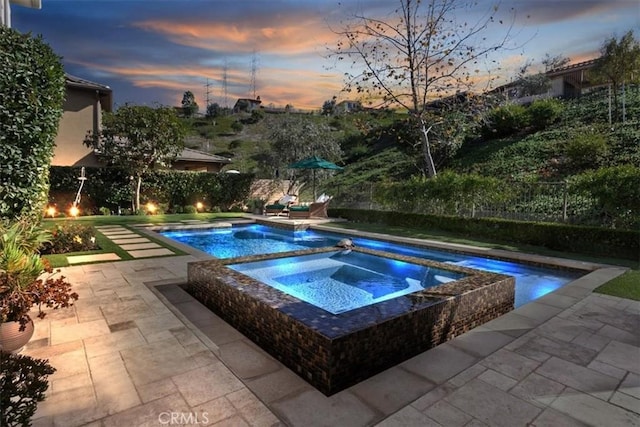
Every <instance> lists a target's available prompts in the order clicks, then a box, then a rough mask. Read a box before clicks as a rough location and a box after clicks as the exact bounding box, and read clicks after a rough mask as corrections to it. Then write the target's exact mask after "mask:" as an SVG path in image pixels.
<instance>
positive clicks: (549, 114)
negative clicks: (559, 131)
mask: <svg viewBox="0 0 640 427" xmlns="http://www.w3.org/2000/svg"><path fill="white" fill-rule="evenodd" d="M563 111H564V104H563V103H562V102H561V101H559V100H557V99H540V100H537V101H534V102H533V103H532V104H531V105H530V106H529V108H527V114H528V115H529V123H530V124H531V125H532V126H533V127H534V128H535V129H538V130H541V129H545V128H546V127H548V126H549V125H551V124H553V123H555V122H556V121H558V119H559V118H560V115H561V114H562V112H563Z"/></svg>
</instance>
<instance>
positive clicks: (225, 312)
mask: <svg viewBox="0 0 640 427" xmlns="http://www.w3.org/2000/svg"><path fill="white" fill-rule="evenodd" d="M356 250H358V251H362V252H366V253H373V254H376V255H379V256H384V257H388V258H393V259H398V260H402V261H408V262H412V263H416V264H422V265H427V266H433V267H437V268H442V269H448V270H452V271H457V272H462V273H465V274H466V275H467V276H466V277H464V278H462V279H460V280H456V281H454V282H449V283H446V284H442V285H439V286H437V287H433V288H427V289H425V290H424V291H419V292H415V293H412V294H409V295H405V296H402V297H398V298H394V299H391V300H387V301H383V302H380V303H377V304H374V305H371V306H366V307H362V308H358V309H355V310H351V311H348V312H345V313H340V314H336V315H334V314H331V313H329V312H327V311H324V310H322V309H320V308H318V307H315V306H313V305H311V304H308V303H305V302H302V301H300V300H298V299H297V298H294V297H292V296H289V295H287V294H285V293H283V292H281V291H278V290H276V289H274V288H272V287H270V286H268V285H266V284H264V283H261V282H259V281H257V280H255V279H252V278H251V277H248V276H245V275H243V274H241V273H238V272H236V271H234V270H232V269H230V268H227V267H226V265H227V264H237V263H239V262H250V261H252V260H264V259H270V258H282V257H287V256H293V255H300V254H306V253H319V252H323V251H327V252H328V251H335V248H318V249H311V250H304V251H296V252H290V253H287V254H277V255H269V256H266V255H261V256H254V257H245V258H242V259H238V258H236V259H232V260H209V261H199V262H192V263H189V266H188V286H187V290H188V291H189V292H190V293H191V294H192V295H194V296H195V297H196V298H197V299H198V300H199V301H201V302H202V303H203V304H205V305H206V306H207V307H208V308H209V309H211V310H212V311H213V312H215V313H216V314H218V315H219V316H220V317H221V318H223V319H224V320H225V321H226V322H228V323H229V324H230V325H232V326H233V327H235V328H236V329H238V330H239V331H240V332H242V333H243V334H244V335H246V336H247V337H248V338H250V339H251V340H252V341H254V342H255V343H256V344H257V345H259V346H260V347H261V348H263V349H264V350H265V351H267V352H268V353H269V354H271V355H272V356H274V357H275V358H276V359H278V360H280V361H281V362H282V363H283V364H284V365H286V366H287V367H289V368H290V369H291V370H292V371H294V372H295V373H296V374H298V375H299V376H301V377H302V378H303V379H305V380H306V381H307V382H309V383H310V384H311V385H313V386H314V387H316V388H317V389H318V390H320V391H321V392H322V393H324V394H325V395H331V394H334V393H336V392H338V391H340V390H343V389H345V388H347V387H349V386H351V385H354V384H356V383H358V382H360V381H362V380H364V379H367V378H369V377H371V376H373V375H375V374H377V373H379V372H381V371H383V370H385V369H387V368H390V367H392V366H394V365H396V364H398V363H400V362H402V361H405V360H407V359H409V358H411V357H413V356H415V355H417V354H419V353H421V352H424V351H425V350H428V349H430V348H433V347H435V346H437V345H438V344H441V343H444V342H446V341H448V340H450V339H451V338H453V337H455V336H457V335H459V334H462V333H464V332H466V331H468V330H470V329H472V328H474V327H476V326H479V325H481V324H483V323H485V322H487V321H489V320H492V319H494V318H496V317H498V316H500V315H502V314H504V313H507V312H508V311H510V310H512V309H513V305H514V298H515V281H514V279H513V278H512V277H510V276H505V275H500V274H494V273H487V272H483V271H478V270H472V269H468V268H463V267H457V266H452V265H449V264H443V263H437V262H433V261H428V260H424V259H419V258H412V257H407V256H401V255H394V254H388V253H381V252H378V251H373V250H366V249H362V248H357V249H356Z"/></svg>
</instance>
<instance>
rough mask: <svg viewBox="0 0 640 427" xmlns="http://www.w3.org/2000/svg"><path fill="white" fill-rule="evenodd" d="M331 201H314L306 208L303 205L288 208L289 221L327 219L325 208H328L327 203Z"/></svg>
mask: <svg viewBox="0 0 640 427" xmlns="http://www.w3.org/2000/svg"><path fill="white" fill-rule="evenodd" d="M330 201H331V197H328V196H327V198H325V199H324V201H316V202H313V203H310V204H309V205H307V206H304V205H295V206H291V207H289V218H290V219H310V218H328V217H329V216H328V215H327V207H328V206H329V202H330Z"/></svg>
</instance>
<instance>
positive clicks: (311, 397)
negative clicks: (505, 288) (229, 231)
mask: <svg viewBox="0 0 640 427" xmlns="http://www.w3.org/2000/svg"><path fill="white" fill-rule="evenodd" d="M198 259H201V258H199V257H198V256H197V255H188V256H172V257H162V258H146V259H137V260H133V261H119V262H107V263H100V264H91V265H80V266H72V267H67V268H64V269H63V274H64V275H65V276H67V277H68V279H69V281H70V282H71V283H73V284H74V289H75V290H76V291H77V292H78V293H79V294H80V299H79V300H78V301H77V303H76V304H75V306H73V307H71V308H69V309H64V310H56V311H50V312H49V314H48V316H47V317H46V318H45V319H43V320H40V319H38V320H36V322H35V323H36V332H35V335H34V337H33V339H32V341H31V342H30V343H29V344H28V345H27V347H26V348H25V350H24V351H23V352H24V354H28V355H31V356H34V357H39V358H46V359H49V360H50V363H51V364H52V365H53V366H54V367H55V368H56V369H57V372H56V373H55V374H54V375H52V376H50V387H49V390H48V391H47V399H46V400H45V401H44V402H41V403H40V404H39V406H38V411H37V413H36V416H35V417H34V419H33V425H34V426H65V427H67V426H69V427H70V426H82V425H88V426H96V427H97V426H103V427H106V426H112V425H113V426H116V425H117V426H162V425H211V426H213V425H218V426H277V425H287V426H372V425H375V426H428V425H433V426H437V425H443V426H457V425H460V426H464V425H466V426H483V425H486V426H503V425H504V426H528V425H535V426H547V425H548V426H558V425H563V426H574V425H575V426H582V425H598V426H602V425H607V426H609V425H611V426H613V425H615V426H624V425H629V426H634V425H640V328H639V326H640V302H637V301H631V300H626V299H621V298H616V297H610V296H604V295H600V294H594V293H592V290H593V289H594V288H596V287H597V286H599V285H600V284H602V283H604V282H606V281H608V280H610V279H611V278H613V277H616V276H617V275H619V274H621V273H622V272H623V271H624V269H622V268H616V267H602V268H598V269H597V270H595V271H593V272H592V273H589V274H587V275H585V276H583V277H581V278H580V279H578V280H575V281H574V282H572V283H570V284H568V285H567V286H565V287H563V288H561V289H558V290H557V291H555V292H553V293H550V294H547V295H545V296H544V297H542V298H540V299H538V300H536V301H535V302H533V303H530V304H527V305H524V306H522V307H520V308H518V309H516V310H514V311H512V312H510V313H508V314H506V315H504V316H501V317H500V318H498V319H495V320H493V321H491V322H489V323H486V324H484V325H482V326H480V327H477V328H475V329H473V330H471V331H469V332H467V333H465V334H463V335H461V336H459V337H457V338H455V339H453V340H451V341H449V342H447V343H445V344H443V345H440V346H438V347H436V348H434V349H432V350H429V351H427V352H424V353H422V354H420V355H418V356H416V357H414V358H412V359H409V360H407V361H406V362H403V363H401V364H399V365H397V366H395V367H393V368H390V369H388V370H386V371H384V372H382V373H380V374H378V375H376V376H374V377H372V378H370V379H368V380H366V381H363V382H361V383H359V384H357V385H355V386H352V387H350V388H348V389H346V390H344V391H341V392H339V393H337V394H335V395H332V396H330V397H326V396H324V395H323V394H322V393H320V392H319V391H317V390H315V389H314V388H313V387H311V386H310V385H309V384H308V383H306V382H305V381H304V380H302V379H301V378H299V377H298V376H297V375H295V374H294V373H293V372H292V371H290V370H289V369H287V368H286V367H284V366H282V365H281V364H280V363H279V362H277V361H276V360H274V359H273V358H272V357H270V356H269V355H268V354H266V353H265V352H264V351H262V350H261V349H260V348H259V347H258V346H256V345H255V344H254V343H253V342H251V341H250V340H248V339H247V338H246V337H244V336H243V335H241V334H240V333H238V332H237V331H236V330H235V329H233V328H231V327H230V326H229V325H228V324H226V323H225V322H224V321H222V320H221V319H220V318H218V317H217V316H216V315H215V314H213V313H211V312H210V311H208V310H207V309H205V308H204V307H203V306H202V305H200V304H199V303H198V302H197V301H195V300H193V299H192V298H191V297H190V296H189V295H188V294H187V293H186V292H184V291H183V289H182V288H181V287H180V285H181V284H183V283H185V282H186V276H187V263H188V262H190V261H195V260H198Z"/></svg>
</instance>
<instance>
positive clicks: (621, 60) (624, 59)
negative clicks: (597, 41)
mask: <svg viewBox="0 0 640 427" xmlns="http://www.w3.org/2000/svg"><path fill="white" fill-rule="evenodd" d="M601 53H602V56H601V57H600V59H599V60H598V62H597V64H596V65H595V66H594V68H593V73H594V75H595V76H596V79H597V80H600V81H604V82H608V83H610V84H611V86H612V91H613V105H614V114H615V116H616V117H618V115H619V113H618V90H619V89H620V86H621V85H622V86H623V87H624V84H625V83H628V82H638V81H640V43H639V42H638V40H636V38H635V37H634V36H633V31H632V30H630V31H628V32H627V33H626V34H625V35H624V36H622V37H621V38H620V41H618V40H616V38H615V37H612V38H610V39H608V40H607V41H605V43H604V45H603V46H602V49H601ZM623 102H624V98H623Z"/></svg>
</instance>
